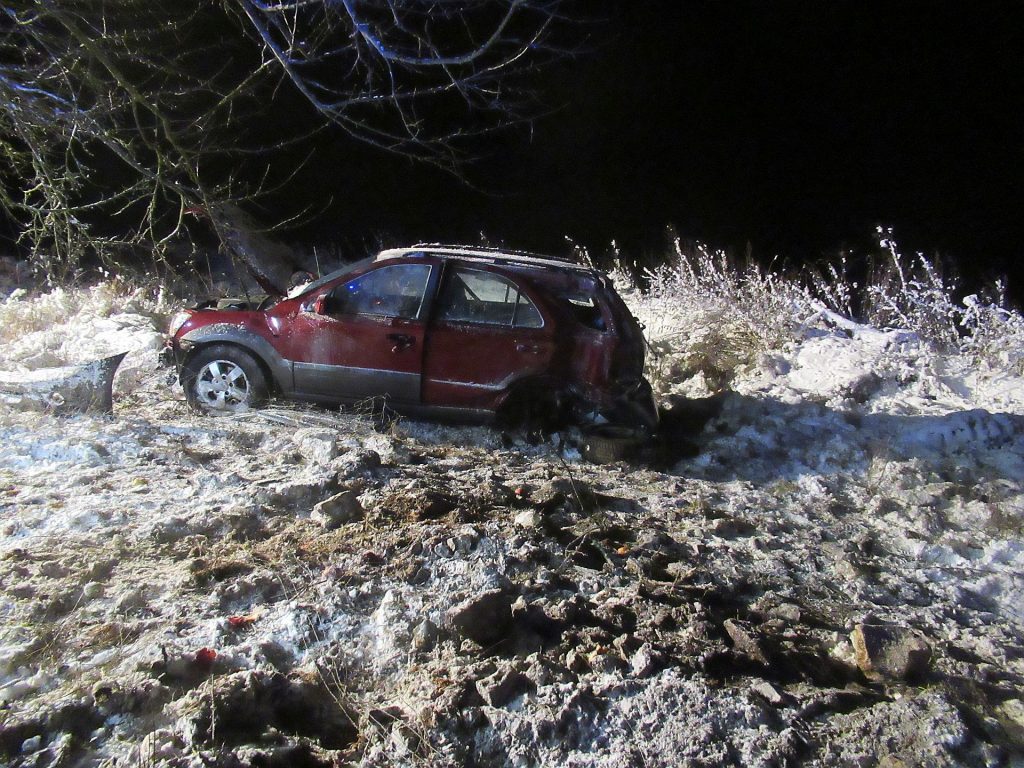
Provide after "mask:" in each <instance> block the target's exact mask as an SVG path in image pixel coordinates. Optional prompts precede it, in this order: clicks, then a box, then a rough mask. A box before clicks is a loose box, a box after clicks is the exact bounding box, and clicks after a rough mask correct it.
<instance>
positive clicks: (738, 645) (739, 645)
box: [722, 619, 768, 664]
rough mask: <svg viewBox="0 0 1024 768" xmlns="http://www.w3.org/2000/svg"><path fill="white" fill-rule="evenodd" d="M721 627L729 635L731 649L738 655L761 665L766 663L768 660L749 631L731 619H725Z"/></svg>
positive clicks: (759, 644)
mask: <svg viewBox="0 0 1024 768" xmlns="http://www.w3.org/2000/svg"><path fill="white" fill-rule="evenodd" d="M722 626H724V627H725V631H726V632H727V633H728V634H729V638H730V639H731V640H732V644H733V647H734V648H735V649H736V651H737V652H738V653H741V654H743V655H744V656H747V657H749V658H750V659H752V660H753V661H757V662H760V663H761V664H767V663H768V659H767V658H766V657H765V655H764V651H763V650H762V648H761V643H760V642H758V639H757V637H756V636H755V635H754V634H753V633H752V632H751V631H750V630H748V629H746V628H745V627H743V626H742V625H741V624H740V623H739V622H737V621H733V620H732V619H726V620H725V622H723V624H722Z"/></svg>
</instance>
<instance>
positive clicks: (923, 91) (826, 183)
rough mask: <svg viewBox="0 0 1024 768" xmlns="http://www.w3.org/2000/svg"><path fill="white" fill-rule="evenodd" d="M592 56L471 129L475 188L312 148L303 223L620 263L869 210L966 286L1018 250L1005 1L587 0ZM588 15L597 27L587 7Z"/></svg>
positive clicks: (1020, 54) (787, 251) (1014, 21)
mask: <svg viewBox="0 0 1024 768" xmlns="http://www.w3.org/2000/svg"><path fill="white" fill-rule="evenodd" d="M589 8H590V9H591V11H592V12H593V13H594V14H595V18H596V19H598V20H597V21H595V22H594V23H592V24H584V25H582V26H581V32H586V33H587V34H589V35H591V40H592V46H591V47H592V50H591V51H589V52H585V53H582V54H580V55H579V56H577V57H575V58H574V59H572V60H569V61H564V62H562V63H561V64H559V65H558V66H557V67H556V68H554V69H550V70H548V71H547V72H546V73H545V74H544V75H543V76H542V77H539V78H538V80H537V82H538V83H539V84H540V91H539V96H540V98H541V99H542V100H543V101H544V102H545V103H546V104H547V105H549V106H550V107H551V108H552V109H553V111H552V113H551V114H549V115H548V116H546V117H544V118H541V119H539V120H537V121H536V122H535V123H534V124H533V126H532V130H528V129H525V128H524V129H522V130H520V131H518V132H515V133H511V134H505V135H501V136H498V137H494V138H492V139H490V141H489V142H488V143H487V144H486V145H482V147H481V152H482V154H483V157H482V158H481V159H480V160H479V161H478V162H477V163H476V164H475V165H474V166H472V167H471V168H470V169H469V170H468V172H467V173H468V176H469V177H470V179H471V181H472V183H473V187H472V188H471V187H468V186H466V185H464V184H462V183H460V182H459V181H457V180H456V179H453V178H451V177H448V176H446V175H445V174H443V173H440V172H437V171H433V170H428V169H424V168H418V167H415V166H412V165H410V164H409V163H408V162H407V161H404V160H400V159H396V158H389V157H382V156H380V155H379V154H377V153H368V152H365V151H361V150H358V149H353V148H352V147H351V146H349V145H348V144H347V143H346V142H344V141H338V142H336V143H334V142H323V141H321V143H320V145H319V146H318V147H317V149H316V152H315V155H314V160H313V165H314V167H315V168H316V173H317V174H319V175H318V176H317V179H318V180H319V181H322V182H324V183H325V187H326V188H328V189H330V190H333V195H334V197H333V201H334V202H333V204H332V205H331V206H330V207H329V208H328V209H327V212H326V214H325V215H324V216H323V217H322V218H321V219H320V220H319V221H318V222H317V223H316V224H315V225H313V226H311V227H307V228H305V229H304V230H303V232H302V233H301V234H302V235H303V236H305V237H307V238H310V239H313V240H323V239H333V240H337V241H339V242H341V243H343V244H344V246H345V247H346V248H351V249H353V250H355V251H358V250H359V248H360V247H365V246H366V245H374V244H376V243H378V242H380V243H383V244H393V243H405V242H411V241H417V240H442V241H471V242H477V241H478V238H479V235H480V233H483V234H484V235H486V237H487V238H489V239H490V240H491V241H492V242H494V243H504V244H506V245H508V246H512V247H520V248H527V249H535V250H543V251H550V252H558V253H564V252H565V251H566V250H567V246H566V241H565V237H566V236H568V237H571V238H572V239H573V240H574V241H576V242H579V243H582V244H584V245H586V246H588V247H589V248H590V249H591V250H592V251H594V252H595V253H598V254H600V253H602V252H605V251H607V249H608V244H609V243H610V242H611V240H612V239H615V240H616V241H617V243H618V244H619V245H620V247H621V248H622V249H623V252H624V253H625V254H626V255H627V256H630V257H632V258H640V259H645V258H652V257H654V256H656V255H658V254H662V253H664V252H665V250H666V242H667V241H666V236H665V231H666V226H667V225H670V224H671V225H673V226H674V227H675V229H676V230H677V231H678V233H679V235H681V236H682V237H684V238H686V239H693V240H702V241H705V242H708V243H710V244H712V245H714V246H717V247H722V248H728V249H730V250H732V251H734V252H736V253H740V254H742V253H744V252H746V251H747V249H748V248H749V249H750V251H751V252H752V253H753V255H754V256H755V257H758V258H761V259H765V260H767V259H769V258H771V257H772V256H775V255H779V256H781V257H783V258H785V259H788V260H789V261H791V262H793V263H800V262H804V261H811V260H815V259H818V258H820V257H822V256H829V255H833V254H836V253H838V252H839V251H840V249H842V248H848V249H852V250H853V251H854V252H864V251H865V250H866V249H869V248H870V246H871V234H872V232H873V231H874V227H875V226H876V225H878V224H885V225H889V226H893V227H894V228H895V234H896V237H897V239H898V240H899V241H900V243H901V246H902V247H903V250H905V251H907V252H913V251H923V252H925V253H926V254H929V255H935V254H939V255H941V256H943V257H947V258H951V259H953V260H954V261H956V262H957V263H958V265H959V268H960V270H961V272H963V273H964V274H965V277H966V278H967V279H968V280H973V279H976V278H979V277H993V276H997V275H999V274H1000V273H1010V275H1011V278H1012V279H1013V281H1014V283H1017V285H1016V286H1015V287H1016V288H1018V289H1019V288H1020V285H1019V283H1020V281H1021V278H1020V277H1018V275H1019V274H1020V271H1019V270H1018V268H1017V267H1016V264H1017V262H1018V260H1019V258H1020V254H1021V253H1022V252H1024V245H1022V244H1024V221H1022V217H1021V210H1022V203H1024V199H1022V198H1024V195H1022V187H1024V123H1022V122H1021V119H1020V114H1021V113H1022V112H1024V110H1022V109H1021V107H1022V100H1024V99H1022V97H1024V87H1022V81H1024V33H1022V29H1024V25H1022V24H1021V22H1022V20H1024V13H1022V10H1021V9H1022V6H1021V4H1020V3H1019V2H979V3H972V4H964V3H954V2H917V1H916V0H915V1H912V2H908V1H907V0H901V1H899V2H885V3H881V2H874V1H873V0H857V1H856V2H849V1H847V0H841V1H838V2H837V1H836V0H829V1H828V2H822V0H815V1H814V2H810V1H805V0H790V1H787V2H751V1H749V0H747V1H745V2H710V1H707V0H702V1H700V2H689V1H684V0H671V1H660V0H650V1H644V2H640V1H639V0H632V1H629V0H620V1H618V2H616V1H615V0H594V2H593V3H592V5H590V6H589ZM602 19H603V21H601V20H602Z"/></svg>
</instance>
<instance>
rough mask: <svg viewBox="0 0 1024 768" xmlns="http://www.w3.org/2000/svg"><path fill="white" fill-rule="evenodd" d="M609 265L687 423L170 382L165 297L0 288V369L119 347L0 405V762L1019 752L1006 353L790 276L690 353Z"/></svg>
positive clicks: (872, 759)
mask: <svg viewBox="0 0 1024 768" xmlns="http://www.w3.org/2000/svg"><path fill="white" fill-rule="evenodd" d="M627 300H628V301H629V302H630V303H631V305H632V306H633V308H634V311H635V312H636V313H637V315H638V316H639V317H640V318H641V319H643V320H645V322H646V323H647V327H648V332H649V335H650V336H651V341H652V344H653V346H654V348H655V349H657V350H659V351H660V353H661V356H660V357H659V358H658V359H656V360H654V361H652V376H653V377H654V379H655V382H656V384H657V386H658V388H659V390H660V394H661V395H662V396H663V398H664V402H665V403H666V404H668V405H670V406H671V408H672V410H671V412H670V416H671V417H672V418H671V419H670V423H675V424H683V423H698V424H699V423H700V422H705V423H703V425H702V426H698V427H697V428H695V430H694V431H693V432H692V433H688V434H686V435H683V434H680V435H679V438H680V439H682V438H684V437H685V438H686V439H688V440H689V441H692V442H693V443H694V447H695V448H696V449H697V450H696V451H690V452H688V453H687V455H686V457H685V458H680V456H682V455H683V453H684V451H682V450H680V451H677V452H676V453H675V454H674V455H673V456H672V457H671V458H670V459H665V460H663V461H660V462H656V463H655V466H630V465H626V464H618V465H609V466H595V465H588V464H585V463H582V462H581V461H580V459H579V454H578V452H577V451H576V450H575V449H574V448H573V447H572V444H571V440H572V435H571V434H566V435H558V436H555V437H554V438H553V439H552V440H551V441H550V442H548V443H544V444H541V445H529V444H527V443H525V442H524V441H523V440H521V439H519V438H518V437H517V436H515V435H511V436H509V435H501V434H499V433H497V432H495V431H493V430H489V429H485V428H467V427H441V426H437V425H430V424H425V423H417V422H412V421H400V422H398V423H397V424H395V425H393V426H392V427H390V428H389V429H388V430H386V431H383V432H380V431H376V430H375V429H374V427H373V425H372V423H371V422H370V421H369V420H368V419H366V418H364V417H361V416H359V415H355V414H344V413H337V412H332V411H324V410H318V409H313V408H305V407H295V406H290V405H284V404H278V405H275V406H272V407H270V408H267V409H265V410H261V411H256V412H252V413H248V414H244V415H241V416H237V417H231V418H216V419H210V418H202V417H198V416H195V415H193V414H191V413H190V412H189V411H188V409H187V408H186V406H185V403H184V398H183V396H182V393H181V391H180V389H178V388H176V387H175V386H174V385H173V375H172V374H171V372H169V371H168V370H166V369H160V368H159V367H158V366H157V364H156V351H157V350H158V348H159V346H160V344H161V334H160V331H161V329H162V327H163V323H164V322H165V319H166V316H167V314H168V313H170V312H172V311H173V310H174V309H175V307H174V302H173V301H171V300H169V299H167V298H166V297H164V296H161V295H157V294H154V293H152V292H145V291H141V290H137V291H134V292H133V291H131V290H129V289H127V288H124V287H117V286H113V285H110V284H106V285H101V286H98V287H96V288H93V289H90V290H87V291H86V290H82V291H57V292H54V293H50V294H43V295H18V294H15V295H13V296H12V297H11V298H8V299H7V300H6V301H5V302H4V303H3V304H0V369H3V370H8V371H17V370H31V369H34V368H38V367H45V366H56V365H65V364H70V363H78V362H83V361H87V360H91V359H95V358H98V357H103V356H105V355H108V354H111V353H115V352H121V351H129V355H128V358H127V359H126V361H125V363H124V364H123V366H122V369H121V371H120V373H119V376H118V379H117V381H116V384H115V411H114V414H113V416H112V417H103V416H76V417H63V418H59V417H55V416H51V415H47V414H44V413H35V412H26V411H21V410H18V409H15V408H13V407H10V406H6V405H0V445H2V446H3V448H2V451H0V615H2V617H3V620H2V623H0V763H3V764H9V765H16V766H51V765H52V766H56V765H62V766H63V765H76V766H77V765H83V766H85V765H95V766H99V765H104V766H113V765H140V766H156V765H168V766H203V765H218V766H239V765H252V766H320V765H334V764H341V763H345V762H354V763H358V764H362V765H374V766H376V765H379V766H391V765H476V766H504V765H516V766H534V765H566V766H607V767H608V768H611V767H613V766H615V767H618V766H680V765H685V766H712V765H743V766H759V765H760V766H769V765H809V766H836V765H857V766H860V765H887V766H901V765H933V766H946V765H1022V764H1024V645H1022V643H1021V633H1022V631H1024V537H1022V522H1024V488H1022V483H1024V379H1022V377H1021V371H1020V370H1019V368H1017V369H1015V368H1014V367H1013V365H1006V366H999V365H994V364H985V363H984V362H983V361H980V360H979V358H978V357H977V356H971V355H968V354H966V353H964V354H960V353H945V354H940V353H938V352H936V351H935V349H934V347H932V346H931V345H929V344H928V343H926V342H925V341H924V340H922V339H921V338H920V337H919V335H917V334H915V333H913V332H910V331H907V330H900V329H888V330H880V329H876V328H873V327H870V326H866V325H859V324H856V323H853V322H852V321H850V320H848V319H846V318H843V317H841V316H839V315H837V314H835V313H833V312H830V311H828V310H824V309H823V308H822V310H821V311H819V312H817V313H804V314H801V315H800V316H799V317H798V318H797V319H798V320H799V322H798V323H797V326H798V327H796V329H795V330H794V331H792V332H791V333H789V335H788V337H787V338H779V339H774V340H773V341H772V343H771V344H766V345H763V346H764V348H762V349H759V350H758V351H756V353H755V354H749V355H747V357H746V358H744V357H743V355H742V354H740V352H742V349H740V348H739V347H737V350H738V352H736V354H731V357H729V356H725V355H722V354H719V355H718V356H717V357H715V358H714V359H713V360H711V361H710V362H709V357H708V350H711V349H716V350H718V351H719V352H721V350H722V349H723V348H724V347H723V344H722V343H721V339H720V338H719V339H716V338H714V337H713V333H712V331H714V329H716V328H718V329H719V330H720V328H721V326H720V325H715V324H714V320H713V315H714V312H716V311H718V310H717V309H716V308H715V307H713V306H709V305H700V304H693V305H680V303H679V302H678V301H677V302H675V303H674V304H673V303H667V302H666V299H665V296H664V295H662V296H660V297H659V296H658V295H657V294H656V292H652V293H651V294H648V295H641V294H639V293H636V292H633V293H630V294H629V295H628V296H627ZM709 334H712V335H711V336H709ZM733 338H745V337H744V336H742V335H739V336H735V337H733ZM701 350H703V351H701ZM734 351H735V350H734ZM748 351H749V350H748ZM698 353H699V354H698ZM702 356H703V357H702ZM1007 359H1012V360H1018V359H1020V357H1019V355H1018V356H1017V357H1010V358H1007ZM723 382H724V384H723ZM704 398H706V399H704ZM688 419H689V420H688ZM679 447H680V446H669V448H670V449H672V448H679Z"/></svg>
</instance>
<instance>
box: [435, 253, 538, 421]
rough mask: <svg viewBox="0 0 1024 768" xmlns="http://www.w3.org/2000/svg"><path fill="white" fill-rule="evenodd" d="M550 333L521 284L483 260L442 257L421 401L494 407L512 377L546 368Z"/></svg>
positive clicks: (492, 408)
mask: <svg viewBox="0 0 1024 768" xmlns="http://www.w3.org/2000/svg"><path fill="white" fill-rule="evenodd" d="M552 334H553V329H552V324H551V323H550V321H549V320H548V319H547V318H545V317H544V315H543V314H542V312H541V310H540V309H539V307H538V304H537V303H536V302H535V301H534V300H533V298H532V297H531V296H530V294H529V292H528V287H527V286H525V285H523V284H521V283H520V282H518V281H517V280H514V279H513V278H511V277H509V276H506V275H501V274H497V273H496V272H493V271H490V270H488V269H486V268H484V267H477V266H475V265H474V266H467V265H460V264H457V263H449V264H447V265H446V267H445V274H444V276H443V284H442V286H441V291H440V293H439V295H438V298H437V302H436V305H435V309H434V312H433V318H432V320H431V323H430V325H429V328H428V330H427V351H426V358H425V360H424V373H423V402H424V403H425V404H427V405H432V406H446V407H454V408H466V409H479V410H488V411H490V410H494V408H495V407H496V405H497V404H498V402H499V401H500V400H501V397H502V395H504V394H505V392H506V391H507V390H508V389H509V388H510V387H511V386H513V385H514V384H515V383H516V382H517V381H520V380H522V379H525V378H529V377H531V376H534V375H537V374H540V373H543V372H544V371H546V370H547V369H548V368H549V366H550V364H551V358H552V355H553V354H554V350H555V344H554V340H553V338H552Z"/></svg>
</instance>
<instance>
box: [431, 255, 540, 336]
mask: <svg viewBox="0 0 1024 768" xmlns="http://www.w3.org/2000/svg"><path fill="white" fill-rule="evenodd" d="M439 305H440V306H439V311H438V317H439V318H440V319H441V320H444V321H448V322H455V323H479V324H483V325H505V326H511V327H516V328H542V327H543V326H544V318H543V317H542V316H541V314H540V311H539V310H538V309H537V306H536V305H535V304H534V303H533V302H532V301H531V300H530V297H529V296H527V295H526V294H524V293H523V292H522V291H520V290H519V286H517V285H516V284H515V283H513V282H512V281H511V280H508V279H507V278H504V277H501V276H500V275H494V274H491V273H490V272H480V271H478V270H475V269H456V270H455V271H454V272H452V273H450V274H449V275H448V279H447V280H446V281H445V286H444V289H443V290H442V292H441V297H440V300H439Z"/></svg>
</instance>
